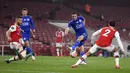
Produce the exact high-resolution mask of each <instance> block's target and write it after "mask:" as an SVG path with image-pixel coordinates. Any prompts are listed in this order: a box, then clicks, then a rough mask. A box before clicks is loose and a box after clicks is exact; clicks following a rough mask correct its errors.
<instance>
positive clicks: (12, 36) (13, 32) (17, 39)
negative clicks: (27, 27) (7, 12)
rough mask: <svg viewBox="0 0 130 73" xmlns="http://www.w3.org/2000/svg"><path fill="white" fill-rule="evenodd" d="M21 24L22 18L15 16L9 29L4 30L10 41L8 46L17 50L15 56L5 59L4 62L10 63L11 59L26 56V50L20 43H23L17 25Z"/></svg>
mask: <svg viewBox="0 0 130 73" xmlns="http://www.w3.org/2000/svg"><path fill="white" fill-rule="evenodd" d="M20 24H22V18H21V17H17V18H16V19H15V23H14V24H13V25H11V27H10V28H9V30H8V31H7V32H6V36H7V39H8V41H9V43H10V48H11V49H15V50H16V51H17V54H18V55H16V56H14V57H12V58H10V59H6V60H5V62H7V63H10V62H12V61H16V60H20V59H22V58H25V56H26V50H24V49H23V47H22V44H24V42H23V40H22V39H21V38H22V36H21V29H20V27H19V25H20Z"/></svg>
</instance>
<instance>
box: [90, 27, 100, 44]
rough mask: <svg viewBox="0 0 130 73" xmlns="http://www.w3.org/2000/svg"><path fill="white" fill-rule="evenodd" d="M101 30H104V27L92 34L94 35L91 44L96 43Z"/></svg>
mask: <svg viewBox="0 0 130 73" xmlns="http://www.w3.org/2000/svg"><path fill="white" fill-rule="evenodd" d="M101 31H102V29H100V30H97V31H96V32H94V33H93V34H92V36H91V44H94V42H95V37H96V36H97V35H99V34H100V32H101Z"/></svg>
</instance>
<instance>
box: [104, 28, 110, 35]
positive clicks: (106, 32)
mask: <svg viewBox="0 0 130 73" xmlns="http://www.w3.org/2000/svg"><path fill="white" fill-rule="evenodd" d="M110 32H111V30H109V29H106V30H105V33H104V34H103V36H105V37H107V36H108V34H109V33H110Z"/></svg>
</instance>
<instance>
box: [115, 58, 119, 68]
mask: <svg viewBox="0 0 130 73" xmlns="http://www.w3.org/2000/svg"><path fill="white" fill-rule="evenodd" d="M115 63H116V66H119V58H115Z"/></svg>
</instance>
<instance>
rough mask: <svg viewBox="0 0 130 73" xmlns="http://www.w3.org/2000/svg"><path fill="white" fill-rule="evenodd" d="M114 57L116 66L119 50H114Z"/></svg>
mask: <svg viewBox="0 0 130 73" xmlns="http://www.w3.org/2000/svg"><path fill="white" fill-rule="evenodd" d="M114 57H115V64H116V66H119V52H118V51H116V52H114Z"/></svg>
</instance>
